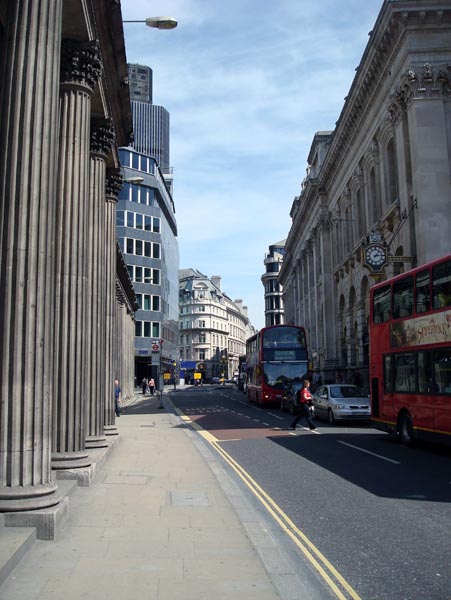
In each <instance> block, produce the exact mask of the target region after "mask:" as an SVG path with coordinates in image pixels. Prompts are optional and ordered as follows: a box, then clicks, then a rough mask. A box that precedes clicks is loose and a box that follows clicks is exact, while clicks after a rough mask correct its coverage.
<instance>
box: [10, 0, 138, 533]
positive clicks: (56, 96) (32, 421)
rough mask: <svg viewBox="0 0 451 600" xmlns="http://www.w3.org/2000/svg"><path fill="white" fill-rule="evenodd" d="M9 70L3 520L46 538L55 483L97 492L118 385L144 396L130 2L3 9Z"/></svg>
mask: <svg viewBox="0 0 451 600" xmlns="http://www.w3.org/2000/svg"><path fill="white" fill-rule="evenodd" d="M0 60H1V67H0V76H1V79H0V100H1V117H0V141H1V147H2V153H1V157H0V173H1V175H0V288H1V290H2V293H1V298H0V340H1V352H0V390H1V398H2V402H1V405H0V511H1V512H5V513H8V514H9V515H15V516H14V519H16V520H15V521H14V523H15V524H20V523H19V522H18V521H17V514H21V513H24V514H25V521H26V523H27V524H28V525H31V524H37V526H38V536H40V537H41V536H44V537H45V536H51V535H53V533H52V531H53V525H54V524H55V523H56V521H58V520H59V519H60V518H61V514H60V516H59V517H57V516H56V514H57V512H58V511H59V510H61V512H62V513H64V511H66V512H67V498H64V497H63V496H62V495H61V494H60V493H59V491H58V485H57V480H58V479H61V478H64V477H65V476H66V475H67V476H68V477H71V478H79V481H81V480H83V482H84V484H86V483H89V481H90V476H91V474H92V472H93V462H94V459H93V456H92V453H93V452H94V453H95V451H97V450H98V449H100V448H107V447H108V446H109V445H110V444H111V442H112V440H113V438H114V436H115V435H116V434H117V429H116V427H115V423H114V419H115V414H114V398H113V384H114V379H115V378H120V383H121V385H122V389H123V393H124V395H128V394H129V393H131V392H132V391H133V364H132V360H130V351H131V350H132V347H133V346H132V344H133V332H134V316H133V315H134V310H135V297H134V292H133V287H132V285H131V282H130V278H129V276H128V273H127V270H126V268H125V265H124V264H123V262H121V253H120V250H119V249H118V246H117V240H116V233H115V215H114V213H115V207H116V202H117V196H118V193H119V190H120V188H121V185H122V179H121V176H120V171H119V159H118V146H119V145H127V144H128V143H129V141H130V139H131V134H132V119H131V112H130V100H129V92H128V85H127V66H126V60H125V51H124V39H123V30H122V15H121V9H120V4H119V3H118V2H104V1H101V0H88V1H87V2H85V1H83V2H82V1H78V0H74V1H71V2H63V0H39V1H38V0H0ZM118 259H119V260H118ZM43 508H45V509H47V511H48V512H46V514H43V513H42V511H41V509H43ZM24 511H25V512H24ZM52 511H53V512H52ZM52 515H53V516H52ZM5 518H6V517H5ZM52 519H53V521H52ZM8 522H9V521H8ZM39 523H40V524H41V525H42V524H43V523H44V526H43V527H39Z"/></svg>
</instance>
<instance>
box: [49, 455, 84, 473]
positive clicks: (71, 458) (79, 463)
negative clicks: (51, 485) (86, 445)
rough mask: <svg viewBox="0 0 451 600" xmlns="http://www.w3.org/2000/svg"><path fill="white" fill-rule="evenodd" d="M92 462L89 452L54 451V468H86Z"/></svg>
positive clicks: (55, 469)
mask: <svg viewBox="0 0 451 600" xmlns="http://www.w3.org/2000/svg"><path fill="white" fill-rule="evenodd" d="M91 464H92V460H91V458H90V457H89V455H88V453H87V452H53V453H52V462H51V466H52V470H53V471H59V470H60V469H84V468H86V467H89V466H90V465H91Z"/></svg>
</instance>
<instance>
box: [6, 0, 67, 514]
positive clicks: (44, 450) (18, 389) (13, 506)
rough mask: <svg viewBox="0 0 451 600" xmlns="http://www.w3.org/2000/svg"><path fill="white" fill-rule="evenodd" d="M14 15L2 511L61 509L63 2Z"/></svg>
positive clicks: (17, 9) (21, 5) (12, 7)
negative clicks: (56, 245) (54, 474)
mask: <svg viewBox="0 0 451 600" xmlns="http://www.w3.org/2000/svg"><path fill="white" fill-rule="evenodd" d="M8 8H9V11H8V20H7V24H6V29H5V37H4V40H3V47H2V55H3V65H2V68H1V69H0V72H1V73H2V82H1V90H0V98H1V102H2V104H1V120H0V147H1V153H0V252H1V255H0V290H1V293H0V345H1V346H0V348H1V351H0V393H1V397H0V402H1V404H0V511H2V512H6V511H22V510H33V509H37V508H45V507H48V506H53V505H55V504H57V503H58V502H59V501H60V498H59V496H58V494H57V493H55V492H56V485H55V483H54V482H53V481H52V479H51V469H50V453H51V441H52V436H51V423H52V395H53V386H52V378H53V369H54V361H53V313H54V289H55V288H54V254H53V239H54V225H55V222H54V214H55V198H56V196H55V184H56V166H57V148H58V86H59V68H60V44H61V19H62V1H61V0H41V1H40V2H39V3H37V2H35V1H33V0H16V2H10V3H9V5H8ZM25 79H26V84H24V81H25Z"/></svg>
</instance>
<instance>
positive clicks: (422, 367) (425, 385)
mask: <svg viewBox="0 0 451 600" xmlns="http://www.w3.org/2000/svg"><path fill="white" fill-rule="evenodd" d="M430 357H431V355H430V353H429V352H418V391H419V392H423V393H428V392H431V391H432V385H431V384H432V370H431V360H430Z"/></svg>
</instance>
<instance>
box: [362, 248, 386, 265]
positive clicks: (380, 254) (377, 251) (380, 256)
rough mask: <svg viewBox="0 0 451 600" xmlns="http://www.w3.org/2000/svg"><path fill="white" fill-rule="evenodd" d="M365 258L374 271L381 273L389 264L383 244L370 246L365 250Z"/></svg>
mask: <svg viewBox="0 0 451 600" xmlns="http://www.w3.org/2000/svg"><path fill="white" fill-rule="evenodd" d="M364 256H365V263H366V264H367V265H368V266H369V267H370V269H371V270H372V271H380V270H381V269H382V267H384V266H385V265H386V263H387V249H386V248H385V247H384V246H382V244H369V245H368V246H366V248H365V249H364Z"/></svg>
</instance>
